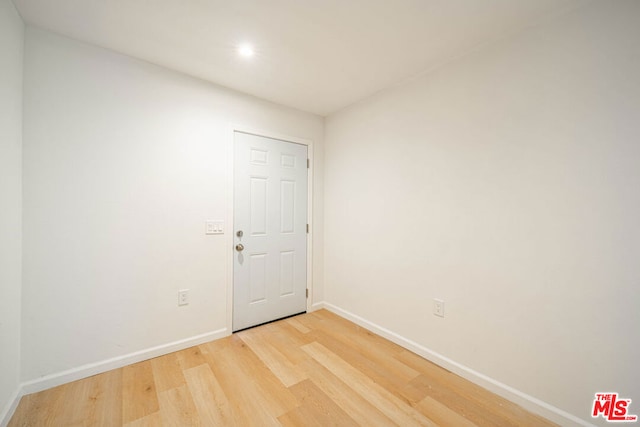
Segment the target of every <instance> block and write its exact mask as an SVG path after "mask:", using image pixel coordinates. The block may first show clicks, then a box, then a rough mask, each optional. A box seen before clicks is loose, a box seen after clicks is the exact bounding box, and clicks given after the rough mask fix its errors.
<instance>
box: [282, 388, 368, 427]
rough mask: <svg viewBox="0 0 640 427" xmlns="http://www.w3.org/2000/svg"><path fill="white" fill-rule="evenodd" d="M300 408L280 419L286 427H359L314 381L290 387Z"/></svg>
mask: <svg viewBox="0 0 640 427" xmlns="http://www.w3.org/2000/svg"><path fill="white" fill-rule="evenodd" d="M290 390H291V392H292V393H293V394H294V395H295V396H296V398H297V399H298V401H299V402H300V406H299V407H297V408H294V409H292V410H291V411H289V412H287V413H286V414H284V415H282V416H280V417H278V420H279V421H280V422H281V423H282V424H283V425H284V426H305V427H325V426H340V427H343V426H344V427H349V426H353V427H357V426H358V425H359V424H358V423H356V422H355V421H354V420H353V418H351V417H350V416H349V414H347V413H346V412H345V411H344V410H342V408H340V407H339V406H338V405H336V403H335V402H334V401H333V400H331V399H330V398H329V397H328V396H327V395H326V394H324V393H323V392H322V390H320V389H319V388H318V387H317V386H316V385H315V384H314V383H313V382H312V381H309V380H304V381H301V382H298V383H296V384H294V385H293V386H291V387H290Z"/></svg>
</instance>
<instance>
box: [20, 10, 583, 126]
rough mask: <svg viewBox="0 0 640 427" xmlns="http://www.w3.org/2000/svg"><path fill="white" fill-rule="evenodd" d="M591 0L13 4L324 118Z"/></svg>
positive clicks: (81, 36)
mask: <svg viewBox="0 0 640 427" xmlns="http://www.w3.org/2000/svg"><path fill="white" fill-rule="evenodd" d="M585 1H586V0H55V1H52V0H14V3H15V4H16V6H17V8H18V10H19V11H20V13H21V15H22V17H23V18H24V20H25V21H26V22H27V23H28V24H31V25H36V26H39V27H42V28H46V29H49V30H52V31H54V32H57V33H60V34H63V35H66V36H69V37H72V38H75V39H78V40H82V41H86V42H89V43H93V44H96V45H98V46H102V47H105V48H108V49H112V50H114V51H117V52H121V53H124V54H127V55H130V56H133V57H137V58H140V59H143V60H146V61H148V62H151V63H154V64H158V65H162V66H164V67H167V68H170V69H173V70H177V71H181V72H183V73H186V74H189V75H192V76H195V77H199V78H201V79H204V80H207V81H210V82H213V83H216V84H219V85H222V86H226V87H229V88H232V89H235V90H238V91H240V92H244V93H247V94H250V95H254V96H257V97H259V98H263V99H267V100H269V101H273V102H276V103H278V104H282V105H286V106H289V107H294V108H297V109H300V110H303V111H308V112H311V113H315V114H319V115H322V116H325V115H328V114H330V113H332V112H335V111H337V110H339V109H341V108H343V107H346V106H347V105H349V104H351V103H353V102H356V101H358V100H360V99H362V98H365V97H367V96H369V95H371V94H373V93H375V92H378V91H380V90H382V89H385V88H387V87H390V86H393V85H396V84H398V83H400V82H402V81H404V80H407V79H409V78H411V77H414V76H416V75H418V74H421V73H424V72H426V71H428V70H429V69H432V68H433V67H435V66H438V65H439V64H442V63H444V62H446V61H448V60H450V59H451V58H454V57H456V56H459V55H462V54H464V53H465V52H468V51H470V50H472V49H474V48H476V47H477V46H479V45H482V44H487V43H491V42H493V41H496V40H499V39H501V38H503V37H506V36H509V35H513V34H515V33H517V32H518V31H521V30H522V29H523V28H525V27H527V26H530V25H533V24H535V23H537V22H540V20H542V19H545V18H547V17H549V16H551V15H553V14H557V13H560V12H562V11H564V10H567V9H570V8H572V7H575V6H576V5H578V4H580V3H584V2H585ZM245 42H248V43H252V44H253V45H254V49H255V55H254V56H253V57H251V58H243V57H240V56H239V55H238V54H237V48H238V46H239V45H240V44H241V43H245Z"/></svg>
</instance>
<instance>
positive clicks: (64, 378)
mask: <svg viewBox="0 0 640 427" xmlns="http://www.w3.org/2000/svg"><path fill="white" fill-rule="evenodd" d="M227 335H229V332H228V331H227V328H223V329H218V330H217V331H211V332H207V333H205V334H201V335H196V336H193V337H189V338H185V339H182V340H178V341H174V342H170V343H167V344H162V345H159V346H156V347H151V348H147V349H144V350H140V351H136V352H134V353H129V354H125V355H122V356H117V357H114V358H111V359H107V360H103V361H100V362H96V363H89V364H86V365H82V366H79V367H77V368H73V369H69V370H67V371H63V372H58V373H55V374H51V375H46V376H44V377H42V378H38V379H35V380H31V381H27V382H24V383H22V384H21V387H20V393H21V395H26V394H31V393H36V392H39V391H42V390H46V389H49V388H51V387H56V386H59V385H61V384H66V383H68V382H71V381H76V380H80V379H83V378H87V377H90V376H93V375H96V374H101V373H103V372H107V371H110V370H112V369H118V368H122V367H123V366H127V365H131V364H132V363H137V362H141V361H143V360H148V359H153V358H154V357H158V356H163V355H165V354H168V353H172V352H174V351H179V350H184V349H185V348H189V347H193V346H195V345H199V344H204V343H205V342H209V341H213V340H216V339H218V338H223V337H226V336H227Z"/></svg>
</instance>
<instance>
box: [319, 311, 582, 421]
mask: <svg viewBox="0 0 640 427" xmlns="http://www.w3.org/2000/svg"><path fill="white" fill-rule="evenodd" d="M316 305H317V306H318V309H320V308H325V309H327V310H329V311H331V312H333V313H335V314H337V315H339V316H342V317H344V318H345V319H348V320H350V321H352V322H353V323H355V324H357V325H359V326H362V327H363V328H365V329H368V330H370V331H371V332H374V333H376V334H378V335H380V336H382V337H384V338H386V339H388V340H389V341H392V342H394V343H396V344H398V345H399V346H401V347H404V348H406V349H407V350H410V351H412V352H414V353H416V354H418V355H420V356H422V357H424V358H425V359H427V360H429V361H431V362H433V363H435V364H437V365H439V366H442V367H443V368H445V369H447V370H449V371H451V372H453V373H455V374H456V375H459V376H461V377H462V378H464V379H466V380H469V381H471V382H473V383H475V384H477V385H479V386H481V387H483V388H485V389H487V390H489V391H491V392H493V393H495V394H497V395H499V396H501V397H504V398H505V399H508V400H510V401H511V402H514V403H516V404H518V405H520V406H521V407H523V408H525V409H526V410H528V411H530V412H533V413H535V414H538V415H540V416H542V417H545V418H547V419H548V420H550V421H553V422H555V423H558V424H560V425H563V426H566V425H575V426H585V427H594V425H593V424H590V423H588V422H587V421H585V420H582V419H580V418H578V417H576V416H575V415H572V414H570V413H568V412H566V411H563V410H562V409H560V408H556V407H555V406H553V405H550V404H548V403H547V402H544V401H542V400H540V399H537V398H535V397H533V396H530V395H528V394H526V393H523V392H521V391H520V390H516V389H515V388H513V387H510V386H508V385H506V384H503V383H501V382H500V381H497V380H495V379H493V378H490V377H488V376H486V375H484V374H481V373H480V372H477V371H474V370H473V369H471V368H469V367H467V366H464V365H462V364H460V363H458V362H455V361H454V360H451V359H449V358H448V357H445V356H443V355H442V354H440V353H437V352H435V351H433V350H431V349H429V348H427V347H424V346H423V345H421V344H418V343H416V342H415V341H412V340H410V339H407V338H405V337H403V336H401V335H399V334H397V333H395V332H393V331H390V330H389V329H386V328H384V327H382V326H380V325H377V324H375V323H373V322H370V321H369V320H366V319H364V318H362V317H360V316H358V315H357V314H354V313H351V312H350V311H347V310H344V309H342V308H340V307H338V306H335V305H333V304H330V303H327V302H323V303H317V304H314V307H315V306H316Z"/></svg>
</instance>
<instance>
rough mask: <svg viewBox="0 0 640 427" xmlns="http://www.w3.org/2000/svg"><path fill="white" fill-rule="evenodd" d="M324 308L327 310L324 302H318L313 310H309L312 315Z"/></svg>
mask: <svg viewBox="0 0 640 427" xmlns="http://www.w3.org/2000/svg"><path fill="white" fill-rule="evenodd" d="M323 308H325V306H324V302H316V303H314V304H313V305H312V306H311V310H309V313H312V312H314V311H317V310H320V309H323Z"/></svg>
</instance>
